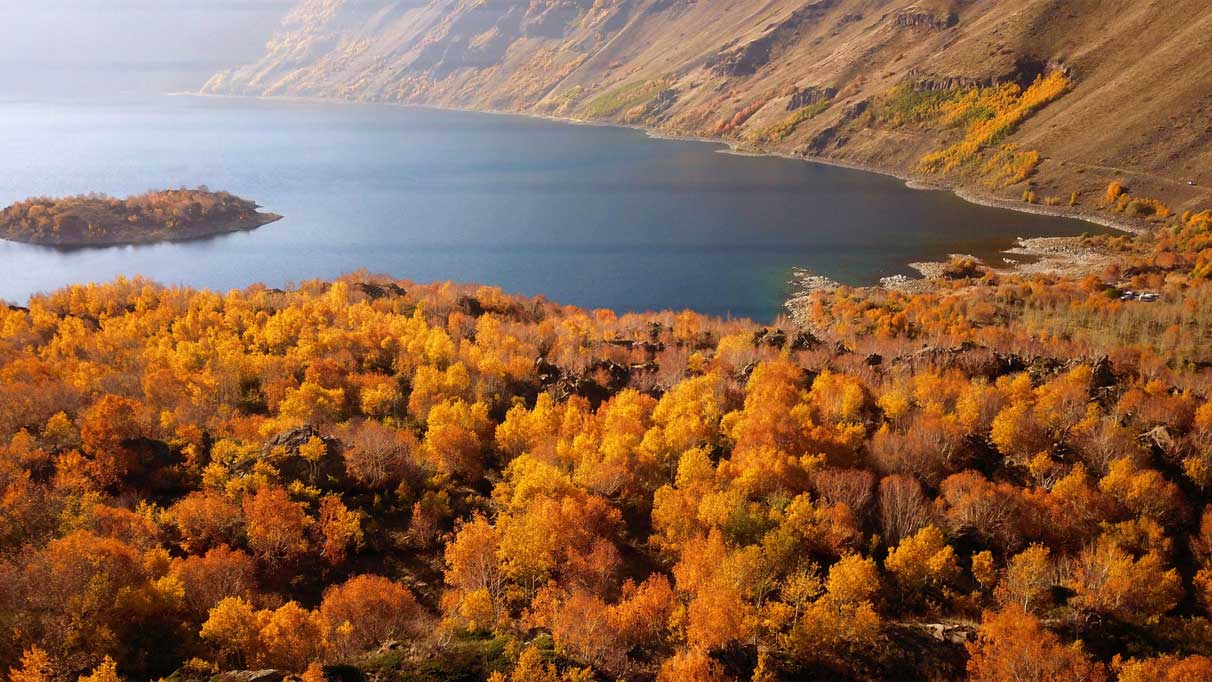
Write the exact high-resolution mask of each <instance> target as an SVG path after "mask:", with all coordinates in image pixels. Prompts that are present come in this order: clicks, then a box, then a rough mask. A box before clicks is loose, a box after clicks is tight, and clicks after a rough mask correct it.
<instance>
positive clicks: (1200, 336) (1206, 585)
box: [0, 188, 1212, 682]
mask: <svg viewBox="0 0 1212 682" xmlns="http://www.w3.org/2000/svg"><path fill="white" fill-rule="evenodd" d="M1121 189H1122V188H1121ZM1109 194H1110V192H1109ZM1119 196H1120V194H1118V193H1117V194H1116V200H1117V201H1118V197H1119ZM1209 235H1212V214H1209V213H1204V214H1199V215H1185V216H1181V217H1177V218H1174V224H1173V225H1172V226H1171V227H1168V228H1165V229H1163V230H1161V231H1160V232H1159V233H1158V234H1157V235H1156V236H1154V237H1137V238H1127V237H1091V238H1089V239H1090V240H1092V241H1098V242H1101V243H1102V246H1103V247H1104V248H1106V249H1108V250H1109V251H1114V252H1115V253H1117V254H1118V258H1117V262H1116V263H1115V264H1114V265H1112V266H1110V267H1108V268H1107V270H1106V271H1105V272H1103V273H1102V274H1101V275H1098V276H1090V277H1087V278H1084V279H1080V280H1075V279H1067V278H1063V277H1050V276H1025V275H1004V274H997V273H993V272H991V271H988V270H986V269H984V268H983V267H981V266H979V264H977V263H975V262H969V261H957V262H956V263H953V264H951V266H949V267H947V268H944V270H943V275H942V277H941V278H940V279H938V280H936V281H935V282H933V284H934V289H933V290H932V291H930V292H929V293H918V294H912V293H907V292H899V291H893V290H884V289H874V290H853V289H846V288H843V289H838V290H835V291H831V292H820V293H818V294H816V295H814V296H812V297H810V298H809V300H808V302H807V303H805V304H804V308H803V310H802V311H800V312H801V313H802V322H803V326H802V327H799V328H793V327H790V326H788V327H787V328H786V329H776V328H769V327H760V326H758V325H755V324H752V323H750V322H747V321H741V320H721V319H717V318H709V317H705V316H701V315H698V314H695V313H692V312H683V313H670V312H665V313H653V314H628V315H616V314H614V313H611V312H609V311H604V310H597V311H587V310H581V309H577V308H573V307H564V306H559V305H556V304H553V303H551V302H548V301H545V300H543V299H525V298H516V297H510V296H506V295H504V294H503V293H502V292H500V291H499V290H496V289H491V288H475V287H466V286H456V285H450V284H441V285H424V286H422V285H414V284H411V283H408V282H393V281H389V280H386V279H383V278H377V277H371V276H368V275H356V276H349V277H346V278H343V279H341V280H339V281H336V282H332V283H325V282H308V283H304V284H303V285H301V286H299V287H297V288H292V289H290V290H288V291H281V290H276V289H269V288H266V287H264V286H255V287H251V288H249V289H247V290H244V291H232V292H228V293H224V294H220V293H212V292H204V291H193V290H188V289H168V288H163V287H160V286H157V285H155V284H153V283H151V282H147V281H142V280H133V281H127V280H119V281H117V282H114V283H111V284H106V285H91V286H76V287H70V288H67V289H64V290H61V291H59V292H55V293H53V294H49V295H45V296H38V297H35V298H34V299H32V300H31V301H30V302H29V306H28V309H26V308H5V309H2V310H0V329H3V330H4V331H3V334H2V335H0V520H2V522H3V523H0V529H2V535H0V629H3V636H0V669H8V670H11V672H10V679H14V680H22V681H30V680H75V679H76V678H81V679H89V680H92V681H93V682H101V681H106V682H108V681H109V680H116V679H119V678H126V679H147V678H159V677H166V676H169V675H173V676H174V677H173V679H177V680H187V679H203V678H207V677H210V676H212V675H214V674H216V673H219V672H221V671H231V670H239V669H248V668H252V669H259V668H275V669H278V670H281V671H284V672H293V673H295V674H298V675H301V676H302V677H303V678H304V679H308V680H319V679H321V678H322V676H323V675H324V674H326V673H325V672H324V670H325V668H324V666H329V667H328V668H327V670H328V671H329V672H328V674H332V675H335V674H339V673H338V671H339V670H345V671H346V673H349V671H351V670H355V669H356V670H360V671H364V672H368V673H373V674H375V675H376V676H378V679H387V680H392V679H396V680H456V679H458V680H464V679H477V680H483V679H491V680H493V681H494V682H502V681H508V682H523V681H525V682H533V681H534V680H551V681H559V680H568V681H574V680H575V681H578V682H583V681H586V680H614V679H624V680H653V679H655V680H660V681H661V682H674V681H677V682H684V681H692V682H693V681H700V680H702V681H721V682H722V681H726V680H761V681H763V682H768V681H770V680H794V679H804V678H806V677H819V676H827V677H828V678H829V679H844V680H876V679H891V678H896V679H922V680H954V679H961V678H965V677H966V678H967V679H971V680H975V681H978V682H1001V681H1003V680H1020V679H1033V680H1073V681H1075V682H1076V681H1079V680H1081V681H1085V680H1095V681H1098V680H1117V681H1119V682H1142V681H1144V680H1154V679H1167V680H1171V679H1172V680H1186V679H1201V678H1202V677H1206V676H1208V675H1209V674H1212V658H1208V657H1209V656H1212V647H1210V646H1209V642H1212V637H1210V635H1212V620H1210V619H1209V616H1210V615H1212V506H1209V505H1210V503H1212V494H1210V489H1212V399H1210V398H1212V377H1210V375H1209V371H1208V368H1209V367H1212V353H1210V351H1209V348H1212V344H1210V341H1212V339H1209V332H1208V330H1209V329H1212V289H1210V288H1209V284H1208V283H1207V278H1208V273H1209V268H1208V265H1207V263H1208V262H1209V254H1212V247H1210V246H1209V245H1210V244H1212V237H1210V236H1209ZM1129 287H1130V288H1132V289H1134V290H1146V289H1148V290H1153V291H1155V292H1157V293H1158V295H1159V298H1160V300H1159V301H1157V302H1156V303H1142V302H1137V301H1125V300H1122V298H1123V297H1122V296H1121V295H1120V294H1121V292H1122V291H1123V290H1124V289H1125V288H1129ZM337 665H344V666H353V667H352V668H349V667H346V668H335V667H332V666H337ZM340 674H344V673H340ZM1175 675H1179V676H1177V677H1175ZM1181 675H1187V677H1182V676H1181ZM82 676H85V677H82ZM1159 676H1160V677H1159Z"/></svg>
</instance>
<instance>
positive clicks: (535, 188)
mask: <svg viewBox="0 0 1212 682" xmlns="http://www.w3.org/2000/svg"><path fill="white" fill-rule="evenodd" d="M0 131H3V133H2V134H0V205H7V204H9V203H12V202H13V201H17V200H19V199H23V198H26V197H29V196H36V195H64V194H77V193H84V192H94V191H96V192H105V193H108V194H112V195H119V196H125V195H128V194H132V193H139V192H143V191H146V190H148V189H153V188H156V189H159V188H165V187H178V186H191V187H192V186H197V185H203V184H205V185H208V186H209V187H210V188H212V189H222V190H227V191H230V192H233V193H235V194H237V195H240V196H243V197H245V198H248V199H252V200H255V201H257V202H259V203H260V204H262V205H263V206H264V207H265V208H266V210H269V211H272V212H275V213H280V214H282V215H284V216H285V219H284V220H282V221H280V222H277V223H274V224H272V225H268V226H266V227H262V228H261V229H259V230H256V231H254V232H248V233H239V234H232V235H226V236H221V237H217V238H213V239H208V240H203V241H197V242H189V243H175V244H156V245H149V246H126V247H110V248H102V249H84V250H59V249H54V248H48V247H39V246H30V245H22V244H14V243H10V242H2V241H0V273H3V274H2V275H0V298H2V299H7V300H9V301H13V302H21V301H24V300H26V299H27V298H28V297H29V296H30V295H31V294H34V293H37V292H44V291H49V290H53V289H56V288H59V287H61V286H64V285H66V284H71V283H79V282H89V281H107V280H110V279H113V278H114V277H116V276H118V275H136V274H141V275H145V276H148V277H151V278H154V279H156V280H157V281H160V282H162V283H165V284H186V285H191V286H197V287H208V288H211V289H216V290H226V289H229V288H234V287H244V286H247V285H249V284H252V283H255V282H265V283H267V284H269V285H271V286H284V285H287V284H289V283H291V282H298V281H302V280H305V279H311V278H331V277H335V276H337V275H341V274H343V273H347V272H351V271H354V270H358V269H361V268H365V269H367V270H369V271H371V272H375V273H386V274H390V275H392V276H395V277H398V278H403V279H411V280H414V281H421V282H426V281H434V280H454V281H459V282H476V283H483V284H491V285H496V286H500V287H502V288H503V289H505V290H506V291H508V292H510V293H521V294H526V295H535V294H543V295H545V296H547V297H548V298H550V299H553V300H556V301H559V302H561V303H568V304H575V305H580V306H586V307H606V308H614V309H617V310H620V311H644V310H656V309H666V308H669V309H678V310H680V309H685V308H691V309H695V310H698V311H701V312H705V313H712V314H719V315H732V316H740V317H750V318H754V319H757V320H761V321H769V320H771V319H773V318H774V316H775V315H777V314H779V312H781V309H782V302H783V300H784V299H785V297H786V296H787V294H788V293H789V286H788V281H789V280H790V279H791V275H792V271H793V269H795V268H804V269H807V270H810V271H812V272H815V273H817V274H821V275H825V276H827V277H832V278H834V279H837V280H839V281H842V282H845V283H849V284H873V283H875V282H876V281H878V279H879V278H880V277H881V276H886V275H893V274H898V273H904V274H910V273H912V271H911V270H910V269H909V268H908V267H907V265H908V263H911V262H914V261H921V260H939V259H942V258H944V257H945V254H948V253H953V252H963V253H973V254H976V255H979V256H982V257H986V258H991V259H993V260H994V261H997V260H999V259H1000V257H999V256H998V255H997V254H998V253H999V251H1001V250H1002V249H1005V248H1007V247H1009V246H1011V245H1012V243H1013V241H1014V238H1015V237H1019V236H1022V237H1032V236H1041V235H1073V234H1080V233H1082V232H1084V231H1095V230H1097V229H1099V228H1096V227H1094V226H1092V225H1089V224H1087V223H1083V222H1079V221H1075V220H1068V219H1061V218H1054V217H1047V216H1038V215H1030V214H1025V213H1016V212H1011V211H1004V210H999V209H993V208H987V207H982V206H977V205H973V204H970V203H967V202H965V201H963V200H961V199H959V198H957V197H955V196H953V195H951V194H949V193H944V192H921V191H914V190H910V189H908V188H906V187H905V186H904V183H902V182H901V181H899V180H896V179H894V178H889V177H885V176H881V175H877V174H872V173H864V172H860V171H852V170H847V169H842V168H836V167H831V166H825V165H820V164H812V163H804V162H800V161H794V160H787V159H779V158H758V157H747V156H739V155H732V154H721V153H718V152H719V151H721V150H722V149H723V146H722V145H716V144H709V143H701V142H686V141H673V140H659V139H652V138H649V137H647V136H646V135H645V134H643V133H641V132H638V131H634V130H628V129H622V128H612V127H597V126H576V125H569V124H564V123H558V122H552V121H546V120H540V119H533V118H525V117H515V116H497V115H491V114H476V113H464V112H448V111H434V110H427V109H416V108H404V107H392V106H385V105H363V104H338V103H332V104H328V103H310V102H308V103H304V102H288V101H260V100H238V99H212V98H196V97H184V96H182V97H169V96H150V97H148V96H130V97H122V98H91V99H76V100H69V99H44V98H38V99H24V100H18V99H12V100H8V101H0Z"/></svg>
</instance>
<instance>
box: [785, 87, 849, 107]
mask: <svg viewBox="0 0 1212 682" xmlns="http://www.w3.org/2000/svg"><path fill="white" fill-rule="evenodd" d="M836 96H837V89H836V88H822V87H818V86H815V85H813V86H811V87H807V88H803V89H802V90H796V91H795V94H794V95H792V96H791V99H790V101H788V102H787V111H795V110H796V109H802V108H804V107H810V106H812V105H813V104H817V103H819V102H825V101H828V100H831V99H833V98H834V97H836Z"/></svg>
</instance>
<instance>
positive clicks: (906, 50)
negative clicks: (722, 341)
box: [206, 0, 1212, 208]
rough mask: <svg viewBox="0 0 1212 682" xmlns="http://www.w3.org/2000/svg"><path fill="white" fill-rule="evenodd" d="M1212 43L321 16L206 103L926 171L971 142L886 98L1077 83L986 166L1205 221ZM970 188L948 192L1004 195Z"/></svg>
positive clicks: (644, 16) (648, 22)
mask: <svg viewBox="0 0 1212 682" xmlns="http://www.w3.org/2000/svg"><path fill="white" fill-rule="evenodd" d="M1210 30H1212V7H1210V6H1209V5H1208V4H1207V3H1205V2H1202V1H1200V0H1178V1H1169V0H1166V1H1163V0H1149V1H1145V2H1130V1H1128V0H1108V1H1100V0H1074V1H1068V2H1056V1H1055V0H1023V1H1019V2H1012V3H1011V2H995V1H993V0H968V1H963V0H951V1H948V0H925V1H923V2H916V3H914V2H906V1H905V0H814V1H812V2H804V1H803V0H769V1H766V2H735V1H726V0H698V1H694V2H691V1H689V0H630V1H626V0H624V1H619V0H616V1H608V0H599V1H597V2H593V1H591V0H558V1H556V0H532V1H527V2H522V1H519V0H493V1H491V2H482V1H472V0H428V1H422V0H408V1H399V2H391V1H386V0H365V1H362V2H353V1H344V2H343V1H341V0H304V1H303V2H301V3H300V4H299V6H298V7H297V8H296V9H295V10H294V11H293V12H292V13H291V14H290V15H289V16H288V17H287V18H286V20H285V21H284V23H283V27H282V30H281V31H280V32H279V34H278V35H277V36H276V37H275V38H274V39H273V40H272V41H271V42H270V44H269V45H268V46H267V51H266V54H265V57H264V58H263V59H262V60H261V61H259V62H258V63H256V64H252V65H249V66H246V67H243V68H240V69H236V70H234V71H232V72H228V73H224V74H219V75H217V76H215V78H214V79H212V80H211V82H210V83H208V84H207V85H206V91H207V92H211V93H226V94H246V95H247V94H253V95H280V96H318V97H336V98H349V99H357V100H377V101H393V102H410V103H424V104H436V105H445V106H458V107H469V108H491V109H503V110H511V111H522V112H530V113H541V114H554V115H559V116H565V117H572V118H586V119H599V120H612V121H618V122H626V123H633V124H640V125H644V126H648V127H652V128H657V129H661V130H665V131H670V132H679V133H691V134H700V135H713V136H723V137H728V138H733V139H736V140H738V141H739V142H742V143H746V144H750V145H753V146H758V147H763V148H771V149H778V150H782V151H796V152H803V153H807V154H810V155H813V156H820V157H827V158H835V159H839V160H847V161H853V162H859V163H865V164H870V165H874V166H877V167H881V168H886V169H890V170H899V171H905V172H920V169H919V168H918V166H919V162H920V160H921V157H923V156H924V155H926V154H928V153H929V152H931V151H936V150H938V149H940V148H943V147H945V146H946V145H947V144H950V143H952V142H953V141H954V139H952V138H958V137H962V134H963V130H962V123H961V124H956V123H954V122H950V123H948V122H946V121H944V120H943V119H942V117H934V118H932V119H926V120H914V121H910V122H908V124H904V122H902V124H900V125H888V122H887V121H881V120H878V117H873V116H872V115H871V114H870V110H871V109H872V108H873V107H874V106H875V105H878V104H879V102H880V101H881V98H884V97H887V96H888V94H889V93H890V92H893V91H894V89H895V88H897V87H898V86H901V87H906V88H909V89H911V90H912V91H914V92H917V93H933V92H938V91H943V92H946V93H950V94H952V95H959V94H961V93H963V92H965V91H969V90H972V89H974V88H979V87H988V86H991V85H997V84H1003V83H1019V84H1020V85H1021V86H1022V87H1023V88H1026V87H1027V86H1029V85H1030V84H1031V83H1032V82H1033V80H1034V79H1035V78H1036V77H1037V76H1039V75H1040V74H1047V73H1052V72H1056V71H1061V72H1063V73H1064V74H1066V76H1067V77H1068V78H1070V80H1071V82H1072V88H1071V90H1070V91H1069V92H1068V93H1067V94H1066V95H1065V97H1063V98H1060V99H1059V100H1058V101H1056V102H1053V103H1050V105H1049V106H1048V107H1046V108H1044V109H1042V110H1041V111H1038V112H1033V113H1034V114H1035V115H1034V116H1033V117H1031V119H1030V120H1027V121H1022V122H1020V123H1019V124H1017V125H1016V126H1015V127H1014V128H1013V129H1012V130H1011V131H1009V133H1008V134H1007V135H1006V136H1004V137H999V138H998V139H996V140H993V141H991V142H990V144H989V148H990V149H991V150H994V151H995V150H996V149H997V148H998V147H1000V145H1003V144H1006V143H1013V144H1016V145H1019V146H1020V147H1022V148H1023V149H1030V150H1038V151H1039V153H1040V154H1041V161H1040V163H1039V164H1038V168H1033V169H1032V171H1033V172H1032V173H1030V174H1029V175H1028V178H1029V181H1027V180H1026V179H1025V180H1024V182H1027V183H1028V184H1027V186H1029V187H1030V188H1031V189H1034V190H1036V191H1037V192H1038V193H1039V194H1040V196H1044V195H1045V194H1047V193H1049V192H1051V193H1053V194H1056V195H1058V196H1063V197H1065V198H1066V199H1067V198H1068V197H1069V196H1070V193H1071V192H1075V191H1076V192H1078V193H1079V195H1080V196H1081V197H1090V198H1091V199H1092V198H1093V197H1095V196H1096V195H1097V193H1098V192H1099V191H1101V189H1102V188H1103V187H1105V186H1106V183H1107V182H1109V181H1110V180H1111V179H1113V178H1121V179H1123V180H1125V181H1126V182H1127V183H1129V184H1130V185H1132V187H1133V189H1135V190H1136V191H1137V192H1139V193H1142V194H1147V195H1150V196H1158V197H1161V198H1163V199H1165V200H1166V201H1168V202H1170V203H1171V204H1172V205H1173V206H1174V207H1175V208H1186V207H1188V206H1194V205H1197V204H1199V203H1200V199H1206V194H1205V190H1204V189H1203V188H1202V187H1199V186H1198V185H1204V184H1212V173H1210V172H1209V170H1208V169H1209V168H1210V167H1212V166H1210V165H1209V163H1208V161H1209V160H1212V159H1210V154H1212V152H1209V147H1208V142H1209V141H1210V140H1212V127H1210V126H1209V125H1208V115H1209V114H1210V113H1212V109H1209V107H1212V60H1209V59H1206V58H1203V56H1202V52H1201V51H1202V50H1204V49H1205V46H1206V40H1205V39H1204V36H1207V35H1208V34H1209V31H1210ZM982 158H983V159H984V160H987V158H984V157H982ZM961 170H964V169H961ZM966 170H967V171H968V172H959V173H951V174H949V175H950V176H951V177H950V178H949V181H950V182H952V183H953V184H965V183H968V184H974V185H976V184H985V185H990V184H991V183H987V182H983V180H984V174H982V173H980V172H979V170H980V169H979V168H976V167H975V165H974V166H973V167H972V168H968V169H966ZM1190 182H1195V183H1197V186H1192V185H1191V184H1189V183H1190ZM984 189H985V191H987V192H991V193H1000V194H1004V195H1007V196H1014V197H1015V198H1017V197H1018V196H1019V195H1020V194H1021V193H1022V192H1023V189H1024V188H1023V187H1012V188H1007V187H1002V186H996V187H993V186H989V187H985V188H984ZM1083 203H1086V202H1085V200H1084V199H1083Z"/></svg>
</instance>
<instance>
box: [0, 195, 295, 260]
mask: <svg viewBox="0 0 1212 682" xmlns="http://www.w3.org/2000/svg"><path fill="white" fill-rule="evenodd" d="M259 208H260V206H258V205H257V204H256V203H254V202H252V201H248V200H246V199H241V198H240V197H237V196H235V195H233V194H229V193H227V192H212V191H210V190H209V189H208V188H206V187H205V186H203V187H199V188H197V189H169V190H162V191H152V192H147V193H146V194H141V195H139V196H132V197H127V198H126V199H117V198H114V197H110V196H107V195H104V194H82V195H78V196H72V197H63V198H51V197H35V198H32V199H26V200H25V201H20V202H17V203H15V204H13V205H11V206H9V207H8V208H5V209H4V210H3V211H2V212H0V239H7V240H9V241H15V242H24V243H27V244H42V245H46V246H76V247H79V246H113V245H117V244H149V243H152V242H162V241H181V240H188V239H200V238H203V237H210V236H214V235H219V234H226V233H229V232H239V231H242V230H253V229H256V228H258V227H261V226H262V225H266V224H268V223H272V222H274V221H276V220H281V218H282V216H280V215H276V214H273V213H262V212H259V211H258V210H257V209H259Z"/></svg>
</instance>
